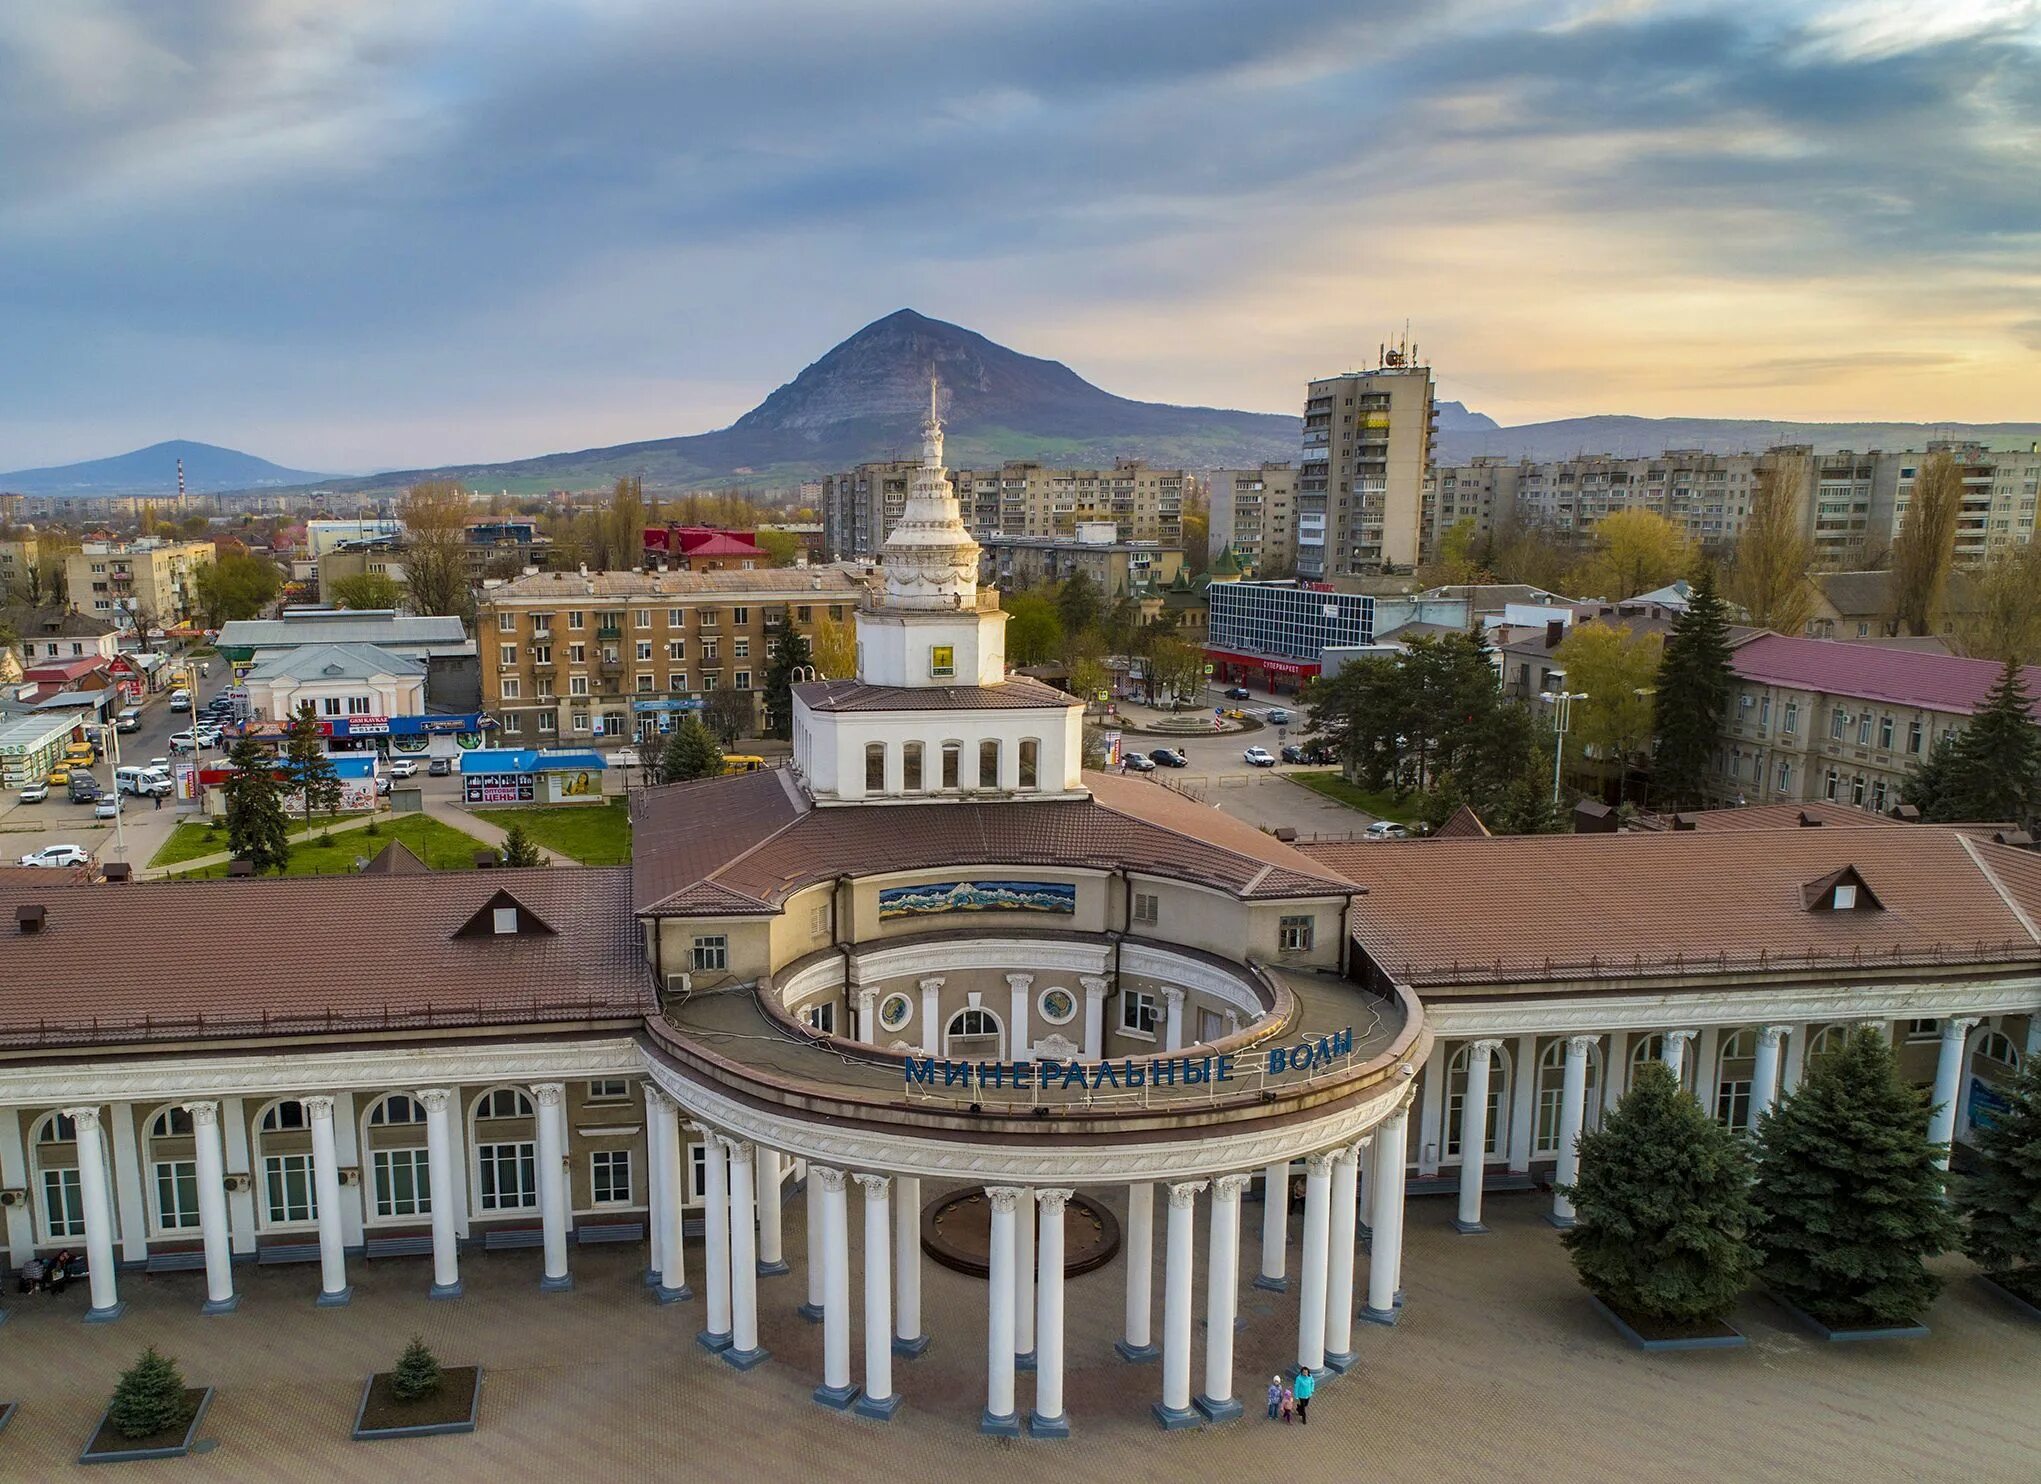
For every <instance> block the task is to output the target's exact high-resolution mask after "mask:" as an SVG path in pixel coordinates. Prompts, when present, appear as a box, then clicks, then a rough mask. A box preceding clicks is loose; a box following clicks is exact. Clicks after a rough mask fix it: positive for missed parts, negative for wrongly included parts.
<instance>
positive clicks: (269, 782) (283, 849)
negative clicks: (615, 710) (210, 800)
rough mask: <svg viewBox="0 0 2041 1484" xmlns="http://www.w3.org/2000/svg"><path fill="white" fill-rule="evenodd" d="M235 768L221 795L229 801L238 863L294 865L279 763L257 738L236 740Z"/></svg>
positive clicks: (265, 867)
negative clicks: (277, 771) (277, 772)
mask: <svg viewBox="0 0 2041 1484" xmlns="http://www.w3.org/2000/svg"><path fill="white" fill-rule="evenodd" d="M227 762H228V764H229V765H230V767H231V768H232V769H233V771H232V772H230V773H229V774H228V775H227V781H226V783H225V784H223V785H222V787H221V792H222V793H224V794H225V795H226V800H227V849H228V850H229V851H231V852H232V853H233V855H234V857H235V859H237V860H245V861H247V862H249V863H250V864H252V865H253V866H254V867H255V871H256V874H257V875H260V874H261V873H262V872H264V871H277V872H281V871H282V870H283V868H284V867H285V866H287V865H289V864H290V858H291V846H290V822H289V820H288V819H287V818H286V817H285V815H284V812H283V798H282V795H281V793H280V791H279V790H278V788H277V784H276V772H275V769H276V760H275V759H274V758H272V757H271V756H270V755H269V754H268V753H267V752H265V751H264V750H263V748H262V744H260V743H259V742H257V741H256V740H255V739H254V738H253V737H248V736H243V737H240V738H238V739H236V741H235V743H234V748H233V751H231V752H230V753H228V754H227Z"/></svg>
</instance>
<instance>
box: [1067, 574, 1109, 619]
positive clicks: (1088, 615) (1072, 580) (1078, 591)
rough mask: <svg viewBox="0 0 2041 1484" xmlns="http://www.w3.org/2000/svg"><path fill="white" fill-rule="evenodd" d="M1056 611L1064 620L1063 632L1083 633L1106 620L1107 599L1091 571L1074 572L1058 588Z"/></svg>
mask: <svg viewBox="0 0 2041 1484" xmlns="http://www.w3.org/2000/svg"><path fill="white" fill-rule="evenodd" d="M1056 613H1057V616H1058V617H1059V618H1061V619H1062V620H1063V632H1064V633H1066V634H1081V633H1083V632H1084V631H1085V630H1086V629H1095V628H1097V627H1098V626H1099V624H1100V623H1101V622H1102V621H1103V620H1104V618H1105V613H1106V601H1105V598H1104V596H1103V595H1102V594H1101V593H1100V592H1099V590H1098V584H1097V583H1095V582H1093V581H1092V580H1091V576H1090V574H1089V573H1085V572H1072V573H1071V574H1070V575H1069V576H1068V577H1066V578H1064V579H1063V585H1062V586H1061V587H1059V588H1058V589H1057V590H1056Z"/></svg>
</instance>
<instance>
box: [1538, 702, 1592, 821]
mask: <svg viewBox="0 0 2041 1484" xmlns="http://www.w3.org/2000/svg"><path fill="white" fill-rule="evenodd" d="M1552 678H1553V679H1554V680H1561V681H1563V680H1564V679H1565V678H1566V672H1565V671H1564V670H1554V671H1553V672H1552ZM1538 699H1539V700H1541V701H1543V702H1544V703H1545V704H1546V705H1547V706H1550V707H1551V708H1552V807H1553V808H1555V809H1556V808H1558V807H1559V769H1560V765H1561V763H1562V762H1563V761H1564V759H1565V757H1566V733H1567V732H1568V731H1569V730H1570V729H1571V728H1572V726H1573V703H1574V702H1575V701H1585V700H1586V699H1587V692H1586V691H1584V690H1556V691H1554V690H1541V691H1539V692H1538Z"/></svg>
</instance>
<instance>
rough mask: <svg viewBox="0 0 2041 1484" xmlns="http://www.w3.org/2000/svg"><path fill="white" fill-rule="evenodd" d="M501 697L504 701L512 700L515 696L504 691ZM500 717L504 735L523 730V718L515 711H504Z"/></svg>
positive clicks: (514, 734) (512, 734) (515, 733)
mask: <svg viewBox="0 0 2041 1484" xmlns="http://www.w3.org/2000/svg"><path fill="white" fill-rule="evenodd" d="M503 698H504V699H505V700H506V701H514V700H516V699H517V697H515V696H513V695H511V694H510V693H509V692H508V691H505V692H504V694H503ZM500 719H501V721H502V723H503V731H504V735H506V736H511V737H514V736H517V735H518V734H519V733H520V732H522V731H523V730H524V718H523V717H521V716H519V715H518V714H517V713H516V712H515V711H509V712H505V713H504V715H503V716H502V717H501V718H500Z"/></svg>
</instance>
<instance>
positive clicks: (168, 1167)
mask: <svg viewBox="0 0 2041 1484" xmlns="http://www.w3.org/2000/svg"><path fill="white" fill-rule="evenodd" d="M156 1224H157V1225H158V1226H160V1227H161V1228H162V1229H163V1230H164V1231H189V1230H190V1229H191V1228H193V1227H195V1226H197V1225H198V1164H197V1163H196V1162H195V1161H193V1160H189V1159H161V1160H158V1161H157V1162H156Z"/></svg>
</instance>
